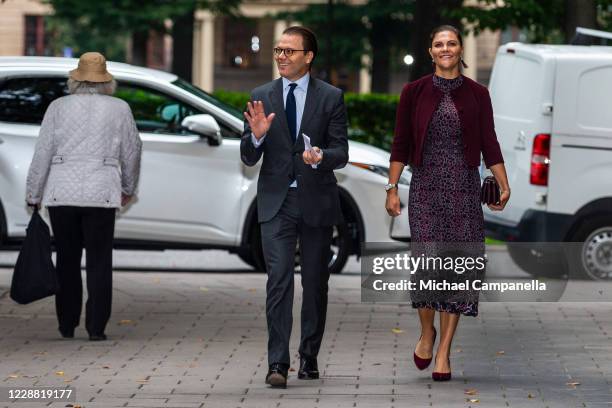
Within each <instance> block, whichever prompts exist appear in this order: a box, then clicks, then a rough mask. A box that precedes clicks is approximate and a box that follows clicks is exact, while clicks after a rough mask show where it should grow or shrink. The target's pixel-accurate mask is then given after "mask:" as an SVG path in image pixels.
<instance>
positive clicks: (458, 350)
mask: <svg viewBox="0 0 612 408" xmlns="http://www.w3.org/2000/svg"><path fill="white" fill-rule="evenodd" d="M455 353H463V349H462V348H459V347H457V348H456V349H455Z"/></svg>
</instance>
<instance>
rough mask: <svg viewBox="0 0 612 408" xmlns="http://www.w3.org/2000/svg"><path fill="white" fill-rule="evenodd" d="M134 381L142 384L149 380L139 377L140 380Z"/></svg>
mask: <svg viewBox="0 0 612 408" xmlns="http://www.w3.org/2000/svg"><path fill="white" fill-rule="evenodd" d="M136 382H139V383H142V384H146V383H148V382H149V380H147V379H145V378H143V379H140V380H136Z"/></svg>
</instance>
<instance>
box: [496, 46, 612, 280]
mask: <svg viewBox="0 0 612 408" xmlns="http://www.w3.org/2000/svg"><path fill="white" fill-rule="evenodd" d="M489 89H490V93H491V98H492V102H493V111H494V117H495V128H496V131H497V137H498V139H499V142H500V145H501V148H502V152H503V155H504V161H505V163H506V169H507V171H508V177H509V181H510V188H511V191H512V196H511V198H510V202H509V203H508V206H507V207H506V209H505V210H504V211H502V212H492V211H489V210H488V209H486V210H485V228H486V231H487V235H488V236H490V237H493V238H498V239H501V240H504V241H520V242H582V243H583V244H582V245H581V246H580V256H579V260H580V261H579V265H578V266H579V267H580V272H581V273H582V274H583V275H584V276H586V277H589V278H591V279H600V280H612V47H606V46H576V45H538V44H521V43H508V44H505V45H503V46H501V47H500V48H499V50H498V52H497V56H496V60H495V65H494V67H493V73H492V76H491V82H490V84H489ZM514 252H515V253H512V251H511V255H513V258H515V260H516V259H517V258H521V257H517V254H516V250H515V251H514ZM519 255H523V256H524V255H525V254H519ZM531 255H534V256H536V255H537V254H536V252H535V251H531ZM539 255H541V254H539ZM539 255H538V256H539ZM521 263H522V264H523V265H521V266H524V265H525V264H529V261H527V260H526V259H525V258H522V259H521Z"/></svg>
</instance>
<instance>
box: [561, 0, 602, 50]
mask: <svg viewBox="0 0 612 408" xmlns="http://www.w3.org/2000/svg"><path fill="white" fill-rule="evenodd" d="M576 27H585V28H597V5H596V2H595V0H565V27H564V28H565V39H566V41H567V42H569V41H571V40H572V38H574V35H575V34H576ZM581 43H586V44H593V43H595V41H593V39H591V38H589V39H587V40H586V42H581Z"/></svg>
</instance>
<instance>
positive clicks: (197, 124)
mask: <svg viewBox="0 0 612 408" xmlns="http://www.w3.org/2000/svg"><path fill="white" fill-rule="evenodd" d="M181 126H182V127H184V128H185V129H188V130H189V131H190V132H193V133H197V134H198V135H200V136H204V137H207V138H208V140H209V143H210V144H211V145H213V146H219V145H220V144H221V142H222V141H223V137H222V136H221V128H220V127H219V124H218V123H217V121H216V120H215V118H213V117H212V116H211V115H208V114H200V115H191V116H187V117H186V118H185V119H183V121H182V122H181Z"/></svg>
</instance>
